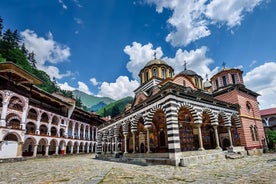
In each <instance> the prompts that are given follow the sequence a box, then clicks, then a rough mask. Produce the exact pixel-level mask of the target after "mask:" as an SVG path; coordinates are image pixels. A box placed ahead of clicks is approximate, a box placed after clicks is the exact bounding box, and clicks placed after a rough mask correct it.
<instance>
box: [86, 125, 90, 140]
mask: <svg viewBox="0 0 276 184" xmlns="http://www.w3.org/2000/svg"><path fill="white" fill-rule="evenodd" d="M87 132H88V135H86V136H87V140H89V141H90V140H91V139H90V137H91V136H90V127H89V126H88V131H87Z"/></svg>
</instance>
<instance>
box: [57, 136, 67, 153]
mask: <svg viewBox="0 0 276 184" xmlns="http://www.w3.org/2000/svg"><path fill="white" fill-rule="evenodd" d="M65 151H66V143H65V141H64V140H61V141H60V142H59V146H58V154H60V155H64V154H65V153H66V152H65Z"/></svg>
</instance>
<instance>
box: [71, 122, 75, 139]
mask: <svg viewBox="0 0 276 184" xmlns="http://www.w3.org/2000/svg"><path fill="white" fill-rule="evenodd" d="M72 138H73V139H74V138H75V123H73V124H72Z"/></svg>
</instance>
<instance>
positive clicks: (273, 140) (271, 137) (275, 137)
mask: <svg viewBox="0 0 276 184" xmlns="http://www.w3.org/2000/svg"><path fill="white" fill-rule="evenodd" d="M266 133H267V137H268V147H269V148H270V149H275V144H276V131H274V130H270V129H267V131H266Z"/></svg>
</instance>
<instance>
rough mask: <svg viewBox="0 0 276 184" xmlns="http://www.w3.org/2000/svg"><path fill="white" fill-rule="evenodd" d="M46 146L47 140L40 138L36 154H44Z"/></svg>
mask: <svg viewBox="0 0 276 184" xmlns="http://www.w3.org/2000/svg"><path fill="white" fill-rule="evenodd" d="M46 146H47V140H46V139H43V138H42V139H40V140H39V142H38V146H37V154H38V155H45V152H46Z"/></svg>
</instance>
